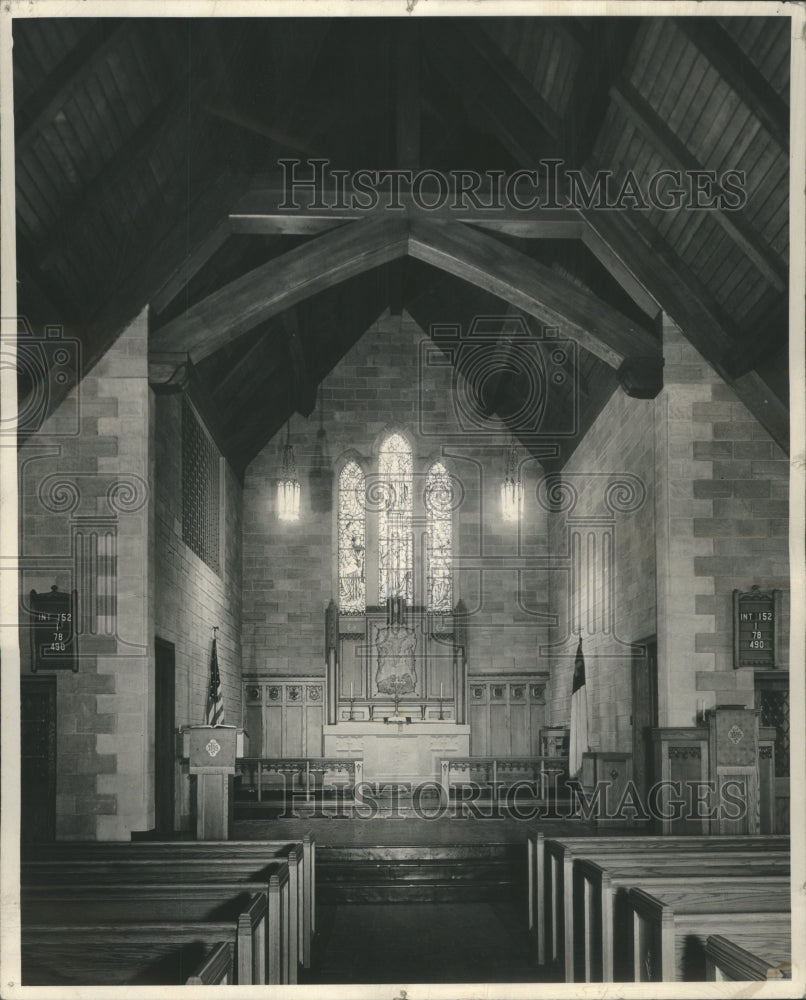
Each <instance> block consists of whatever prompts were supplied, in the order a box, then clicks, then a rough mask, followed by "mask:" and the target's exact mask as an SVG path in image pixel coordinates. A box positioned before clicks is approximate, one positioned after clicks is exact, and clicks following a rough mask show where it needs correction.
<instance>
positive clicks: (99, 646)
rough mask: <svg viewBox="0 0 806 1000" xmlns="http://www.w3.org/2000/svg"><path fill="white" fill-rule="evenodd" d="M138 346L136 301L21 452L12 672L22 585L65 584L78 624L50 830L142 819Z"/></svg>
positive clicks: (143, 578) (115, 826)
mask: <svg viewBox="0 0 806 1000" xmlns="http://www.w3.org/2000/svg"><path fill="white" fill-rule="evenodd" d="M147 349H148V331H147V322H146V316H145V313H143V314H142V315H141V316H139V317H138V318H137V319H136V320H134V321H133V322H132V324H131V325H130V327H129V328H128V329H127V330H126V331H124V333H123V334H122V335H121V337H120V338H119V339H118V340H117V342H116V343H115V345H114V346H113V347H112V348H111V349H110V351H109V352H108V353H107V354H106V355H105V356H104V357H103V358H102V359H101V360H100V361H99V362H98V364H97V365H96V366H95V367H94V368H93V369H92V370H91V371H90V372H89V373H88V375H87V376H86V377H85V378H84V379H83V380H82V382H81V383H80V384H79V385H78V386H77V387H76V388H74V389H73V390H72V391H71V393H70V394H69V396H68V398H67V399H66V400H65V401H64V402H63V403H62V405H61V406H60V407H59V408H58V409H57V410H56V411H55V412H54V413H53V414H51V416H50V417H49V418H48V419H47V420H46V421H45V422H44V424H43V426H42V427H41V429H40V430H39V431H38V432H37V433H35V434H33V435H31V436H30V437H29V438H28V439H27V441H26V442H25V443H24V445H23V446H22V447H21V449H20V453H19V463H20V465H19V468H20V501H21V505H20V522H21V524H20V565H21V574H20V575H21V580H20V592H21V595H22V600H23V608H22V610H21V622H22V626H23V627H22V630H21V636H20V646H21V670H22V674H23V675H26V674H29V673H30V668H31V643H30V635H29V633H28V630H27V629H26V628H25V623H26V621H27V610H26V601H27V595H28V594H29V592H30V591H31V589H35V590H37V591H47V590H49V589H50V587H51V586H53V585H54V584H56V585H57V586H58V588H59V590H61V591H71V590H73V589H77V590H78V592H79V616H78V617H79V619H80V621H81V627H82V628H83V629H84V630H85V631H84V632H83V634H81V635H80V636H79V652H80V661H79V671H78V673H77V674H74V673H72V672H70V671H56V672H55V677H56V684H57V727H56V731H57V776H56V795H57V803H56V805H57V816H56V835H57V837H58V838H60V839H127V838H128V835H129V833H130V832H131V831H132V830H143V829H148V828H149V827H150V826H151V825H152V824H153V771H154V763H153V725H154V720H153V704H152V702H153V696H152V692H153V670H154V655H153V607H152V603H151V597H150V587H149V566H150V561H151V555H152V551H153V549H152V546H153V532H152V530H151V529H152V526H151V517H150V505H149V502H148V501H149V492H150V487H149V469H148V448H149V423H148V393H149V390H148V380H147V374H148V373H147ZM104 539H106V541H104ZM96 546H97V548H96ZM79 553H80V554H81V558H79V557H78V554H79ZM82 567H83V570H84V573H83V575H82ZM96 588H97V592H96ZM104 594H105V595H106V596H103V595H104Z"/></svg>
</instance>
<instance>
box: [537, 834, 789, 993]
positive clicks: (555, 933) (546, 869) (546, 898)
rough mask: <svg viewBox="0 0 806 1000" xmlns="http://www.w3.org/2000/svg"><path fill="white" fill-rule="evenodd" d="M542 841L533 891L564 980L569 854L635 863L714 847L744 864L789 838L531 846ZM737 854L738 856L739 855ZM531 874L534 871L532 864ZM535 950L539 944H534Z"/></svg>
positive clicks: (568, 949) (573, 841)
mask: <svg viewBox="0 0 806 1000" xmlns="http://www.w3.org/2000/svg"><path fill="white" fill-rule="evenodd" d="M541 842H542V844H543V848H544V852H545V861H544V866H543V875H544V886H543V887H542V888H538V889H536V890H535V898H536V900H538V901H541V900H542V908H541V912H542V913H543V933H544V935H545V956H546V959H547V961H548V962H550V963H552V964H557V963H559V965H560V966H561V968H562V969H563V971H564V974H565V981H566V982H573V981H574V925H573V877H572V874H573V872H572V867H573V861H574V858H575V857H597V858H598V857H600V856H602V855H604V856H606V857H611V856H613V855H617V854H621V855H623V856H625V857H632V856H634V857H635V859H636V864H638V865H640V864H641V863H642V858H644V857H646V856H648V855H650V854H659V853H660V854H666V853H673V852H681V853H696V852H698V851H699V852H709V851H714V850H718V851H719V852H720V853H723V854H724V853H726V852H728V851H730V852H731V854H732V855H734V856H735V857H736V860H737V862H738V861H741V862H742V864H744V865H749V866H752V865H763V863H764V856H765V852H768V851H771V852H787V851H788V850H789V838H788V837H779V836H735V837H686V836H680V837H678V836H674V837H624V836H621V837H564V838H563V839H562V840H559V839H558V840H550V839H547V838H545V839H544V838H542V837H541V836H540V834H538V836H537V837H536V838H535V845H534V847H535V849H536V850H538V851H539V849H540V843H541ZM739 854H741V855H742V856H743V857H742V858H739ZM533 870H534V873H535V874H538V875H539V874H540V869H539V868H538V867H537V866H536V865H535V866H534V869H533ZM538 950H539V948H538Z"/></svg>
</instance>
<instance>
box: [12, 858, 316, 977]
mask: <svg viewBox="0 0 806 1000" xmlns="http://www.w3.org/2000/svg"><path fill="white" fill-rule="evenodd" d="M289 858H291V854H289ZM290 871H291V869H290V865H289V863H288V862H287V861H285V860H276V861H273V862H270V863H269V864H264V863H263V859H260V860H255V861H249V860H248V859H247V860H246V861H234V860H232V859H209V860H205V859H191V860H187V859H182V860H181V862H176V861H174V862H173V863H172V862H170V861H166V860H163V859H155V860H152V861H140V860H136V861H123V860H117V859H111V860H107V861H97V860H96V861H81V860H79V861H67V860H65V861H61V862H47V861H30V860H28V861H24V862H23V863H22V871H21V884H22V886H23V892H28V891H29V890H30V889H32V888H34V887H37V886H40V887H47V888H49V889H50V888H53V887H56V886H63V887H68V888H77V887H80V886H82V885H94V886H101V887H103V889H105V890H107V891H109V892H112V891H113V890H114V889H115V888H116V887H118V886H131V885H135V886H137V887H141V888H144V887H147V886H151V887H161V886H165V885H168V884H171V885H174V884H181V885H186V886H197V887H207V888H210V887H221V889H222V891H224V889H226V891H232V889H233V887H236V888H237V887H240V888H241V889H244V888H246V885H244V883H247V884H248V885H249V888H251V889H252V890H253V891H262V892H264V893H266V894H267V907H268V926H267V934H266V956H267V957H266V961H267V965H268V981H269V982H270V983H289V982H290V983H296V981H297V960H296V959H297V954H298V953H297V946H296V938H295V936H294V932H295V930H296V927H297V920H298V917H297V914H296V911H292V909H291V900H292V892H291V890H292V889H293V888H294V887H295V880H294V882H293V883H292V878H291V874H290ZM293 898H294V899H295V898H296V897H295V896H294V897H293ZM292 917H293V919H292Z"/></svg>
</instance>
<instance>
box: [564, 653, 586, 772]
mask: <svg viewBox="0 0 806 1000" xmlns="http://www.w3.org/2000/svg"><path fill="white" fill-rule="evenodd" d="M587 752H588V693H587V689H586V687H585V657H584V656H583V655H582V636H580V637H579V646H578V647H577V655H576V658H575V659H574V682H573V684H572V686H571V732H570V733H569V739H568V774H569V776H570V777H572V778H574V777H576V776H577V774H579V771H580V768H581V767H582V754H583V753H587Z"/></svg>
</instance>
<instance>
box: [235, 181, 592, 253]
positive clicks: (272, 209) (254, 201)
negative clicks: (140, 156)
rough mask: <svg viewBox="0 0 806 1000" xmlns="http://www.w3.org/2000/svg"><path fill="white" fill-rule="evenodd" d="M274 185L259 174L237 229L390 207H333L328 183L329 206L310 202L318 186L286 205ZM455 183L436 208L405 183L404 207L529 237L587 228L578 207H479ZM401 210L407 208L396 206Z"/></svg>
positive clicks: (481, 192) (487, 194)
mask: <svg viewBox="0 0 806 1000" xmlns="http://www.w3.org/2000/svg"><path fill="white" fill-rule="evenodd" d="M268 181H269V183H270V185H271V186H263V182H262V181H261V180H260V179H258V180H257V182H256V184H255V185H254V186H253V189H252V190H251V191H249V192H247V193H246V194H245V195H244V196H243V197H242V198H241V199H240V200H239V201H238V202H237V204H235V205H233V207H232V209H231V210H230V213H229V219H230V225H231V227H232V231H233V233H245V234H258V233H259V234H283V235H285V236H291V235H295V236H312V235H315V234H318V233H322V232H327V231H328V230H330V229H335V228H336V227H338V226H343V225H344V224H345V223H348V222H356V221H358V220H359V219H366V218H368V217H369V216H373V215H375V216H388V215H389V214H390V212H389V211H388V210H387V209H386V208H385V207H384V206H383V196H382V197H381V204H379V206H378V207H377V208H376V209H372V210H370V209H363V208H360V207H355V208H353V207H348V208H341V207H339V208H335V207H334V208H330V207H327V206H330V205H338V204H339V197H340V195H339V192H337V191H336V190H335V188H333V187H332V186H325V187H324V188H323V190H322V191H321V201H322V202H323V203H324V205H325V207H324V208H323V207H319V206H317V207H316V208H312V207H311V202H313V201H314V195H313V192H311V191H309V190H303V191H298V192H295V194H294V198H295V200H296V201H297V203H298V204H299V205H300V208H298V209H281V208H280V207H279V206H280V205H282V204H283V203H284V202H285V199H286V193H285V191H284V190H283V188H282V185H281V183H280V178H270V179H268ZM430 190H432V189H429V187H428V185H427V184H425V185H424V187H423V197H424V198H428V199H429V200H430V198H431V197H432V195H431V194H427V192H429V191H430ZM437 193H438V192H437ZM475 194H476V196H477V197H478V199H479V201H480V202H481V204H482V205H491V204H494V200H493V199H494V194H493V191H492V188H491V187H490V185H489V184H485V185H481V186H479V187H478V189H477V190H476V191H475ZM456 198H457V195H456V189H455V186H454V187H452V188H451V190H450V193H449V195H448V197H447V199H446V201H445V204H444V206H442V207H440V208H434V209H428V210H425V209H422V208H419V207H418V206H417V204H416V203H415V202H414V200H413V199H412V196H411V194H410V193H408V192H407V191H406V190H405V189H404V188H403V185H401V197H400V203H401V205H403V206H404V209H405V211H406V212H407V213H408V214H410V215H412V216H414V215H422V216H424V217H425V218H428V219H452V220H454V221H456V222H463V223H467V224H469V225H472V226H478V227H480V228H482V229H488V230H491V231H493V232H500V233H506V234H508V235H510V236H518V237H522V238H528V239H562V240H566V239H575V238H579V237H580V236H581V235H582V233H583V231H584V228H585V226H584V224H583V223H582V221H581V219H580V217H579V213H578V212H577V211H576V209H565V208H562V209H547V208H540V207H535V208H532V209H517V208H514V207H513V206H512V205H510V204H506V205H505V206H504V207H503V208H501V209H497V208H495V209H493V208H476V207H474V205H473V204H472V200H471V199H470V198H468V197H466V196H461V197H460V207H459V208H454V207H453V205H454V204H455V203H456ZM344 200H346V201H347V203H348V204H349V203H350V192H349V190H348V191H347V192H346V198H345V199H344ZM396 211H398V212H399V213H400V214H402V213H403V209H399V210H396Z"/></svg>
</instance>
